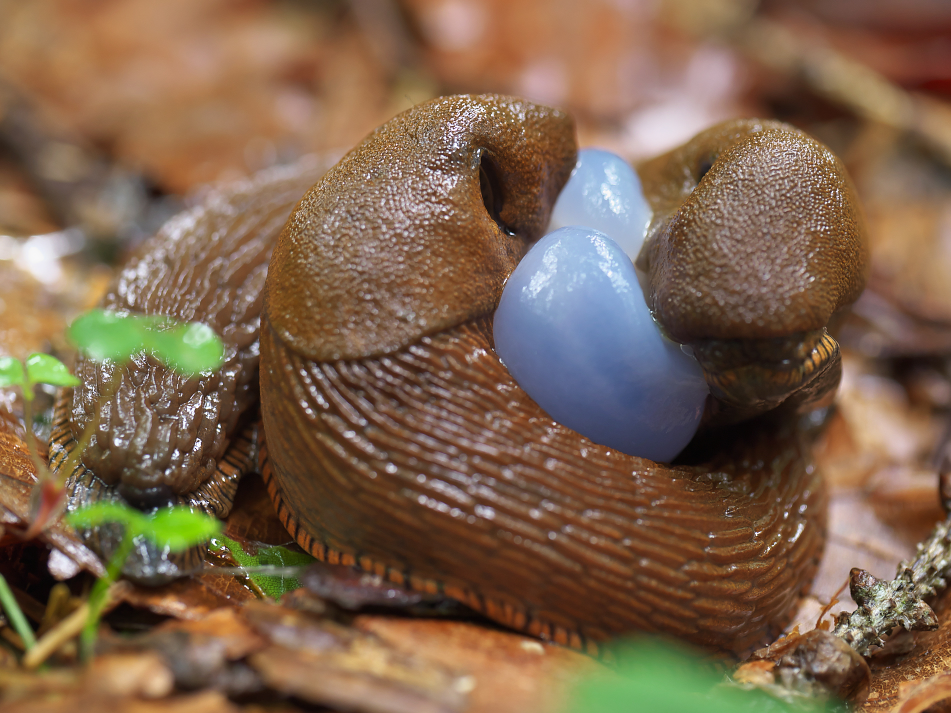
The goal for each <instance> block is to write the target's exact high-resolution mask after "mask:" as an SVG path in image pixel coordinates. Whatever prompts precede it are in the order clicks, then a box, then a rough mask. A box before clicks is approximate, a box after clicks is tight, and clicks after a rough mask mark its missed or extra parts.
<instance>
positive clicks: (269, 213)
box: [70, 167, 323, 505]
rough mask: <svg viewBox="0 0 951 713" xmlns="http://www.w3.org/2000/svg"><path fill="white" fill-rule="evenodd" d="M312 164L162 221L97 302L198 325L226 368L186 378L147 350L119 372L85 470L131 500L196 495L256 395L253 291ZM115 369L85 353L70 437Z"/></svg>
mask: <svg viewBox="0 0 951 713" xmlns="http://www.w3.org/2000/svg"><path fill="white" fill-rule="evenodd" d="M322 172H323V171H322V170H321V167H315V168H312V169H306V170H303V171H300V170H298V171H290V172H289V171H284V172H283V173H282V172H271V173H270V174H267V175H261V176H258V177H257V178H256V179H255V180H253V181H248V182H246V183H244V184H240V185H238V186H237V187H235V188H232V189H229V190H228V191H225V192H221V193H215V194H213V195H212V196H211V197H210V198H209V199H207V200H206V201H205V203H204V204H203V205H201V206H199V207H196V208H194V209H192V210H189V211H186V212H185V213H182V214H181V215H178V216H176V217H175V218H174V219H172V220H171V221H169V222H168V223H167V224H166V225H165V226H164V227H163V228H162V230H161V231H159V233H158V234H157V235H155V236H154V237H153V238H151V239H149V240H148V241H146V242H145V243H144V244H143V245H142V246H141V248H140V249H139V250H138V251H137V253H136V255H135V256H133V257H132V258H131V259H130V260H129V262H128V263H127V264H126V265H125V266H124V268H123V269H122V271H121V272H120V273H119V276H118V278H117V279H116V281H115V283H114V284H113V285H112V287H111V288H110V290H109V292H108V293H107V294H106V296H105V297H104V298H103V300H102V302H101V306H102V307H104V308H106V309H110V310H116V311H127V312H137V313H143V314H159V315H168V316H172V317H176V318H177V319H184V320H197V321H202V322H205V323H207V324H209V325H210V326H212V327H213V328H214V329H215V330H216V331H217V332H218V334H219V335H220V336H221V337H222V339H223V340H224V343H225V349H226V360H227V361H226V363H225V365H224V367H223V368H222V369H221V370H220V371H219V372H217V373H215V374H213V375H211V376H208V377H203V378H200V379H186V378H183V377H181V376H179V375H177V374H175V373H174V372H172V371H170V370H168V369H165V368H164V367H163V366H161V365H160V364H157V363H156V362H155V361H154V360H152V359H150V358H149V357H147V356H145V355H139V356H138V357H136V358H135V359H134V361H133V363H132V364H130V365H129V367H127V368H125V369H124V370H123V373H122V375H121V377H120V378H121V380H120V381H119V385H118V389H117V391H116V394H115V396H114V397H113V398H112V399H109V400H108V401H106V402H105V403H104V404H103V406H102V408H101V411H100V420H99V426H98V429H97V431H96V434H95V436H94V440H93V441H92V443H91V444H90V446H89V448H87V450H86V451H85V453H84V454H83V463H84V464H85V466H86V467H87V468H89V469H91V470H92V471H94V472H95V473H96V475H97V476H98V477H99V478H100V479H101V480H102V481H104V482H105V483H106V484H109V485H114V486H119V487H120V491H121V492H123V494H124V495H126V497H128V498H129V499H130V500H131V501H133V502H136V503H137V504H142V505H149V504H153V503H155V504H164V503H165V502H167V501H169V500H170V499H172V498H173V497H174V496H175V495H181V494H184V493H191V492H194V491H196V490H197V489H198V488H199V487H200V486H201V485H202V483H204V482H205V481H206V480H207V479H208V478H209V477H211V476H212V474H213V473H214V472H215V470H216V468H217V464H218V461H219V460H220V459H221V457H222V455H223V453H224V451H225V449H226V447H227V446H228V444H229V442H230V440H231V437H232V434H233V432H234V429H235V427H236V424H237V422H238V418H239V417H240V415H241V414H242V413H243V412H244V411H246V410H247V409H248V407H250V406H253V405H254V404H256V403H257V400H258V378H257V367H258V357H259V346H258V333H259V331H260V317H261V293H262V289H263V286H264V278H265V276H266V274H267V265H268V261H269V259H270V256H271V251H272V250H273V248H274V242H275V239H276V236H277V234H278V233H279V232H280V230H281V229H282V228H283V226H284V223H285V222H286V220H287V218H288V216H289V215H290V212H291V210H292V209H293V208H294V206H295V205H297V203H298V202H299V201H300V197H301V195H302V194H303V193H304V191H306V190H307V188H309V187H310V186H311V185H313V183H314V181H315V180H316V179H317V178H318V177H319V176H320V175H321V173H322ZM114 368H115V367H114V365H112V364H109V363H106V364H100V363H96V362H93V361H90V360H87V359H84V358H82V357H80V358H79V360H78V362H77V365H76V375H77V376H78V377H79V378H80V379H82V384H81V385H80V386H78V387H76V389H75V390H74V394H73V401H72V415H71V419H70V425H71V431H72V434H73V436H74V437H75V438H76V439H78V438H79V436H80V434H81V433H82V431H83V429H84V427H85V425H86V423H87V422H88V420H89V418H90V417H91V416H92V414H93V412H94V409H97V408H99V394H100V393H101V391H102V390H103V389H104V388H105V385H106V384H107V383H108V382H109V381H110V379H111V378H112V374H113V371H114Z"/></svg>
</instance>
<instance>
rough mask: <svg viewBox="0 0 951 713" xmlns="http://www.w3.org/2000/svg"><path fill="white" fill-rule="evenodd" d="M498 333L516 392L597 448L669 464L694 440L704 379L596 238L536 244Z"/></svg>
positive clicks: (512, 285) (608, 246)
mask: <svg viewBox="0 0 951 713" xmlns="http://www.w3.org/2000/svg"><path fill="white" fill-rule="evenodd" d="M494 332H495V349H496V352H497V353H498V355H499V357H500V358H501V360H502V362H503V363H504V364H505V366H506V367H507V368H508V370H509V372H510V373H511V374H512V376H513V378H514V379H515V380H516V382H518V384H519V386H521V387H522V389H524V390H525V392H526V393H528V395H529V396H531V397H532V398H533V399H534V400H535V402H536V403H538V405H539V406H541V407H542V408H543V409H544V410H545V411H546V412H547V413H548V415H549V416H551V417H552V418H553V419H554V420H556V421H558V422H560V423H561V424H563V425H565V426H567V427H569V428H571V429H574V430H575V431H578V432H579V433H581V434H582V435H584V436H587V437H588V438H590V439H591V440H592V441H594V442H595V443H600V444H602V445H605V446H608V447H610V448H614V449H616V450H619V451H622V452H624V453H627V454H629V455H634V456H640V457H643V458H649V459H650V460H654V461H661V462H667V461H670V460H672V459H673V458H674V457H675V456H676V455H677V454H678V453H679V452H680V451H681V450H682V449H683V448H684V446H686V445H687V443H688V442H689V441H690V439H691V438H692V437H693V435H694V433H695V432H696V430H697V426H698V425H699V423H700V417H701V415H702V414H703V407H704V401H705V399H706V396H707V393H708V389H707V385H706V382H705V381H704V379H703V372H702V370H701V369H700V366H699V364H697V362H696V360H695V359H693V358H692V357H690V356H688V355H686V354H684V352H683V351H682V350H681V348H680V346H679V345H678V344H675V343H674V342H671V341H669V340H667V339H665V338H664V337H662V336H661V334H660V332H659V331H658V329H657V326H656V325H655V324H654V321H653V319H652V318H651V315H650V312H649V310H648V309H647V305H646V304H645V302H644V297H643V294H642V292H641V288H640V285H639V284H638V281H637V276H636V274H635V271H634V265H633V264H632V262H631V259H630V258H629V257H628V256H627V255H626V254H625V253H624V251H623V250H622V249H621V248H620V247H619V246H618V244H617V243H616V242H614V241H613V240H612V239H611V238H609V237H608V236H606V235H604V234H603V233H601V232H599V231H597V230H593V229H590V228H580V227H569V228H562V229H559V230H556V231H554V232H552V233H549V234H548V235H546V236H544V237H543V238H542V239H541V240H539V241H538V242H537V243H536V244H535V245H534V246H533V247H532V249H531V250H529V252H528V254H527V255H526V256H525V257H524V258H522V261H521V262H520V263H519V264H518V266H517V267H516V268H515V270H514V272H513V273H512V276H511V277H510V278H509V280H508V282H507V283H506V285H505V289H504V291H503V293H502V299H501V301H500V303H499V307H498V309H497V310H496V313H495V322H494Z"/></svg>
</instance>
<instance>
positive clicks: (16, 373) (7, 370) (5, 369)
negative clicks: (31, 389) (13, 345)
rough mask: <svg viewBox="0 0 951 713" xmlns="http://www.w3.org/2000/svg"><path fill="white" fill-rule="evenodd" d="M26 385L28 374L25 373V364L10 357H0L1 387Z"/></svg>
mask: <svg viewBox="0 0 951 713" xmlns="http://www.w3.org/2000/svg"><path fill="white" fill-rule="evenodd" d="M25 384H26V373H25V372H24V371H23V362H21V361H20V360H19V359H14V358H13V357H9V356H5V357H0V387H3V386H23V385H25Z"/></svg>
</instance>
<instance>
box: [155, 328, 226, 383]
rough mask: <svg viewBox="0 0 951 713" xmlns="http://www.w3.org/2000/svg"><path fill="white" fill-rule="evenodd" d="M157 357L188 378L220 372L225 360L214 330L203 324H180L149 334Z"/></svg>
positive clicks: (222, 346)
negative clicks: (205, 373)
mask: <svg viewBox="0 0 951 713" xmlns="http://www.w3.org/2000/svg"><path fill="white" fill-rule="evenodd" d="M146 343H147V345H148V346H149V347H150V348H151V349H152V353H153V354H154V355H155V357H156V358H158V359H160V360H161V361H162V363H163V364H165V365H166V366H168V367H169V368H171V369H174V370H175V371H177V372H179V373H181V374H186V375H188V376H197V375H198V374H200V373H202V372H208V371H214V370H215V369H218V368H219V367H220V366H221V364H222V363H223V361H224V353H225V349H224V344H223V343H222V341H221V338H220V337H219V336H218V335H217V334H215V331H214V330H213V329H212V328H211V327H209V326H208V325H206V324H202V323H201V322H188V323H187V324H178V325H176V326H174V327H172V328H171V329H167V330H162V331H154V332H150V333H149V334H148V336H147V339H146Z"/></svg>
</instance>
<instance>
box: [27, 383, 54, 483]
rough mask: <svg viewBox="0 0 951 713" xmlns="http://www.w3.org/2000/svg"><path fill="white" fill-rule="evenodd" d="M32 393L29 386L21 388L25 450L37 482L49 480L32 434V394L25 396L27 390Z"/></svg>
mask: <svg viewBox="0 0 951 713" xmlns="http://www.w3.org/2000/svg"><path fill="white" fill-rule="evenodd" d="M28 388H29V389H30V391H31V392H32V389H33V387H32V385H31V386H24V387H23V420H24V421H25V422H26V450H27V452H28V453H29V454H30V460H32V461H33V467H34V468H36V479H37V481H45V480H46V479H47V478H49V475H50V472H49V469H48V468H47V466H46V463H44V462H43V459H42V458H40V448H39V445H38V444H37V442H36V434H35V433H33V394H32V393H29V394H27V389H28Z"/></svg>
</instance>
